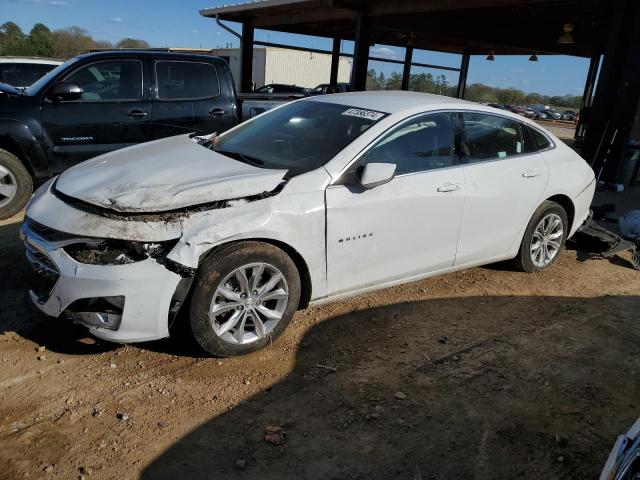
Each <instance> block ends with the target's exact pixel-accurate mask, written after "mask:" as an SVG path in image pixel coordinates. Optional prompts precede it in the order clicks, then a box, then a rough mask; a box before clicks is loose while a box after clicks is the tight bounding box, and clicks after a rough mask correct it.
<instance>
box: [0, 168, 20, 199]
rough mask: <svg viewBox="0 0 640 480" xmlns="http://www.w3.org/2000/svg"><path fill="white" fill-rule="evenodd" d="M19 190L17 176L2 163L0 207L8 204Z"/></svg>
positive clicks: (0, 172)
mask: <svg viewBox="0 0 640 480" xmlns="http://www.w3.org/2000/svg"><path fill="white" fill-rule="evenodd" d="M17 191H18V183H17V182H16V177H15V176H14V175H13V173H11V170H9V169H8V168H6V167H3V166H2V165H0V207H4V206H5V205H8V204H9V202H11V200H13V199H14V197H15V196H16V193H17Z"/></svg>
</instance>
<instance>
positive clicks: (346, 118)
mask: <svg viewBox="0 0 640 480" xmlns="http://www.w3.org/2000/svg"><path fill="white" fill-rule="evenodd" d="M386 115H387V114H386V113H383V112H378V111H374V110H367V109H362V108H354V107H350V106H348V105H339V104H335V103H327V102H315V101H299V102H293V103H289V104H287V105H285V106H283V107H281V108H279V109H277V110H273V111H272V112H268V113H265V114H263V115H260V116H259V117H257V118H255V119H254V120H252V121H250V122H247V123H245V124H241V125H240V126H238V127H237V128H235V129H233V130H231V131H229V132H228V133H225V134H224V135H222V136H221V137H219V138H218V139H216V141H215V145H214V150H215V151H216V152H219V153H221V154H223V155H227V156H229V157H232V158H235V159H237V160H240V161H244V162H246V163H251V164H253V165H256V166H259V167H262V168H271V169H286V170H289V173H290V174H291V175H297V174H300V173H304V172H309V171H311V170H315V169H316V168H319V167H321V166H323V165H324V164H326V163H327V162H328V161H329V160H331V159H332V158H333V157H334V156H335V155H336V154H337V153H338V152H340V151H341V150H342V149H344V148H345V147H346V146H347V145H349V144H350V143H351V142H353V141H354V140H355V139H356V138H358V137H359V136H360V135H361V134H362V133H363V132H364V131H365V130H367V129H368V128H369V127H371V125H373V124H375V123H376V122H378V121H380V119H382V118H384V117H385V116H386Z"/></svg>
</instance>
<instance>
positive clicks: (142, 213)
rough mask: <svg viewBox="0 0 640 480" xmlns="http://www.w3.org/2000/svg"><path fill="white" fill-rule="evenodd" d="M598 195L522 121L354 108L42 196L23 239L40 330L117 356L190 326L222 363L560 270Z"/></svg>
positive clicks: (82, 175)
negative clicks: (386, 310) (340, 308)
mask: <svg viewBox="0 0 640 480" xmlns="http://www.w3.org/2000/svg"><path fill="white" fill-rule="evenodd" d="M454 146H455V148H454ZM594 189H595V178H594V173H593V170H592V169H591V168H590V167H589V165H588V164H587V162H585V161H584V160H583V159H582V158H580V156H578V154H577V153H575V152H574V151H573V150H572V149H571V148H570V147H569V146H567V145H566V144H565V143H564V142H561V141H560V140H558V139H557V138H556V137H554V136H553V135H552V134H551V133H549V132H548V131H546V130H544V129H543V128H541V127H540V126H539V125H537V124H535V123H534V122H532V121H530V120H527V119H525V118H522V117H521V116H518V115H516V114H513V113H510V112H506V111H498V110H496V109H493V108H488V107H485V106H483V105H478V104H474V103H471V102H465V101H463V100H458V99H453V98H448V97H443V96H437V95H429V94H424V93H417V92H398V91H381V92H352V93H341V94H336V95H325V96H319V95H315V96H311V97H307V98H303V99H301V100H298V101H295V102H291V103H287V104H285V105H283V106H281V107H280V108H277V109H273V110H270V111H267V112H265V113H264V114H262V115H260V116H258V117H256V118H254V119H253V120H251V121H249V122H245V123H242V124H240V125H238V126H237V127H235V128H233V129H231V130H228V131H227V132H225V133H223V134H221V135H219V136H218V137H216V138H215V139H214V140H213V141H212V139H211V137H194V136H193V135H189V134H186V135H178V136H174V137H170V138H164V139H161V140H157V141H154V142H148V143H145V144H141V145H137V146H134V147H131V148H126V149H122V150H118V151H115V152H110V153H107V154H105V155H101V156H99V157H96V158H94V159H92V160H89V161H87V162H84V163H81V164H79V165H76V166H74V167H71V168H70V169H68V170H66V171H65V172H64V173H62V174H61V175H60V176H59V177H57V178H56V179H55V180H51V181H49V182H47V183H45V184H44V185H42V186H41V187H40V188H39V189H38V191H37V192H36V194H35V195H34V196H33V198H32V199H31V201H30V203H29V206H28V207H27V211H26V214H25V222H24V224H23V225H22V228H21V231H22V236H23V239H24V241H25V245H26V254H27V258H28V259H29V261H30V262H31V263H32V264H33V266H34V267H35V275H36V276H37V279H36V280H35V281H34V283H32V286H33V289H32V290H31V292H30V296H31V299H32V300H33V301H34V303H35V304H36V306H37V307H38V308H39V309H40V310H41V311H42V312H44V313H45V314H48V315H51V316H54V317H57V316H59V315H64V316H68V317H70V318H71V319H73V320H74V321H76V322H78V323H81V324H84V325H86V326H87V327H89V329H90V331H91V332H92V333H93V334H94V335H96V336H97V337H99V338H102V339H105V340H110V341H114V342H136V341H149V340H154V339H159V338H163V337H167V336H169V334H170V330H169V325H170V324H171V323H173V321H174V320H175V321H176V322H184V324H183V326H184V328H185V329H187V330H190V332H191V334H192V336H193V338H194V339H195V340H196V341H197V342H198V343H199V345H200V346H201V347H202V348H203V349H204V350H206V351H208V352H209V353H211V354H214V355H220V356H231V355H240V354H245V353H249V352H252V351H255V350H258V349H260V348H263V347H267V346H269V345H270V344H271V342H273V341H275V340H276V339H277V338H278V337H279V336H280V335H281V334H282V333H283V332H284V330H285V329H286V327H287V325H288V324H289V322H290V321H291V319H292V317H293V315H294V313H295V311H296V310H297V309H298V308H304V307H306V306H307V305H308V304H311V303H314V302H318V303H319V302H326V301H329V300H339V299H343V298H345V297H347V296H350V295H358V294H362V293H364V292H367V291H370V290H374V289H379V288H385V287H388V286H391V285H398V284H401V283H407V282H413V281H416V280H420V279H423V278H427V277H430V276H433V275H438V274H443V273H447V272H452V271H457V270H461V269H464V268H469V267H475V266H478V265H482V264H487V263H492V262H497V261H501V260H508V259H514V260H515V263H516V265H517V266H518V267H519V268H520V269H522V270H524V271H527V272H537V271H540V270H544V269H546V268H549V267H551V266H552V265H553V264H554V263H555V262H556V260H558V258H559V257H560V253H561V251H562V249H563V247H564V243H565V240H566V239H567V238H569V237H571V236H572V235H573V234H574V233H575V232H576V231H577V230H578V229H579V228H580V226H581V225H582V223H583V222H584V221H585V219H586V218H587V217H588V214H589V205H590V204H591V200H592V198H593V193H594ZM410 290H411V288H408V289H406V292H407V294H409V292H410ZM180 310H183V311H184V315H183V316H179V313H180ZM362 328H367V327H366V325H362Z"/></svg>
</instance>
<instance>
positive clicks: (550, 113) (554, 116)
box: [544, 109, 562, 120]
mask: <svg viewBox="0 0 640 480" xmlns="http://www.w3.org/2000/svg"><path fill="white" fill-rule="evenodd" d="M544 113H545V114H546V115H547V118H550V119H552V120H562V115H561V114H560V113H558V112H556V111H555V110H552V109H548V110H545V112H544Z"/></svg>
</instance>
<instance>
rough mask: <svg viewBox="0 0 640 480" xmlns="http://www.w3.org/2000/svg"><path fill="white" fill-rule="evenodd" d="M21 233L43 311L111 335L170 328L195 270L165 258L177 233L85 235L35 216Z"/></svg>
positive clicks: (152, 335) (157, 334) (134, 336)
mask: <svg viewBox="0 0 640 480" xmlns="http://www.w3.org/2000/svg"><path fill="white" fill-rule="evenodd" d="M27 213H28V212H27ZM20 233H21V238H22V239H23V241H24V243H25V249H26V256H27V259H28V260H29V262H30V263H31V265H32V266H33V267H34V268H33V273H34V278H33V281H32V286H33V287H32V289H31V290H30V292H29V293H30V296H31V298H32V300H33V302H34V304H35V305H36V306H37V307H38V308H39V309H40V310H41V311H43V312H44V313H46V314H48V315H51V316H54V317H59V316H63V317H66V318H69V319H71V320H72V321H74V322H76V323H79V324H82V325H85V326H86V327H88V328H89V329H90V330H91V331H92V333H94V334H95V335H96V336H98V337H100V338H104V339H107V340H111V341H127V342H130V341H146V340H152V339H157V338H163V337H166V336H167V335H168V323H169V322H170V321H171V319H172V318H174V317H175V315H176V314H177V312H178V310H179V308H180V306H181V305H182V302H183V301H184V298H185V297H186V295H187V293H188V287H189V285H190V283H191V280H192V278H193V275H194V273H195V270H194V269H190V268H187V267H184V266H180V265H175V264H174V262H172V261H171V260H168V259H167V258H166V254H167V253H168V252H169V251H170V250H171V248H173V246H174V245H175V244H176V243H177V241H178V239H177V238H176V239H173V240H167V241H157V242H138V241H128V240H118V239H109V238H97V237H89V236H80V235H74V234H69V233H65V232H62V231H59V230H56V229H53V228H50V227H47V226H45V225H42V224H41V223H39V222H37V221H35V220H33V219H31V218H29V217H28V216H27V217H26V218H25V222H24V223H23V225H22V227H21V230H20Z"/></svg>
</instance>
